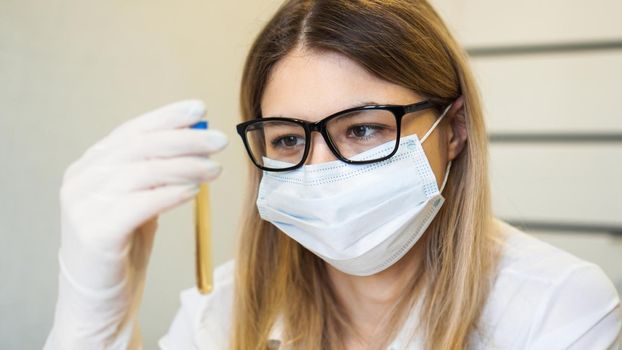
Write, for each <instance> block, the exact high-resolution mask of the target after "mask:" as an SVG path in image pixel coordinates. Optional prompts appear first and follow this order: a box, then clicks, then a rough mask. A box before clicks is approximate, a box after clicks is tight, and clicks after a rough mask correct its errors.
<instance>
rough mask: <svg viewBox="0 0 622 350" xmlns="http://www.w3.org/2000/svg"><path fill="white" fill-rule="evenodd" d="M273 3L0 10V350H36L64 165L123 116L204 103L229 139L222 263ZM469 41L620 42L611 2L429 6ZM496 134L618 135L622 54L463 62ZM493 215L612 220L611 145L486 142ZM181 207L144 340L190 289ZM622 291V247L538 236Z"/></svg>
mask: <svg viewBox="0 0 622 350" xmlns="http://www.w3.org/2000/svg"><path fill="white" fill-rule="evenodd" d="M279 3H280V1H267V0H263V1H257V0H244V1H235V2H224V1H219V2H214V1H175V2H173V1H144V0H143V1H129V2H128V1H106V2H95V1H73V0H62V1H61V0H57V1H46V2H31V1H10V0H3V1H0V82H1V83H0V160H1V161H2V171H0V195H1V199H0V242H2V245H1V246H0V278H1V281H2V284H1V285H0V348H2V349H36V348H40V347H41V346H42V345H43V342H44V339H45V337H46V335H47V332H48V331H49V329H50V327H51V322H52V317H53V311H54V302H55V299H56V276H57V272H58V268H57V261H56V253H57V249H58V244H59V235H60V233H59V220H58V212H59V207H58V189H59V186H60V183H61V178H62V173H63V171H64V169H65V168H66V166H67V165H69V164H70V163H71V162H72V161H74V160H75V159H77V158H78V157H79V156H80V155H81V154H82V152H84V150H86V148H88V147H89V146H90V145H92V144H93V143H94V142H96V141H97V140H98V139H100V138H102V137H103V136H105V135H106V134H107V133H108V132H109V131H110V130H112V129H113V128H114V127H115V126H117V125H119V124H120V123H121V122H123V121H125V120H127V119H129V118H131V117H134V116H136V115H138V114H140V113H142V112H144V111H147V110H150V109H152V108H155V107H157V106H160V105H163V104H166V103H169V102H172V101H175V100H179V99H184V98H201V99H203V100H205V101H206V103H207V106H208V111H209V112H208V114H209V116H208V117H209V120H210V125H211V127H213V128H218V129H221V130H223V131H225V132H226V133H227V134H228V135H229V136H230V140H231V144H230V146H229V147H228V148H227V150H225V151H224V152H223V153H221V154H219V155H218V156H216V157H215V158H216V159H217V160H219V161H220V162H221V163H222V164H223V167H224V171H223V173H222V176H221V178H220V179H219V180H217V181H216V182H215V183H214V184H213V186H212V201H213V211H214V218H215V221H214V232H215V234H216V237H215V238H214V241H215V249H214V256H215V261H216V262H217V263H221V262H224V261H226V260H227V259H230V258H231V257H232V254H233V246H234V235H235V232H236V228H237V219H238V215H239V211H240V207H241V202H242V189H243V186H242V185H243V183H244V178H245V174H246V162H247V160H246V158H245V154H244V153H243V149H242V146H241V142H240V141H239V139H238V136H237V135H236V134H235V131H234V125H235V124H236V123H237V122H238V83H239V80H240V75H241V71H240V69H241V66H242V62H243V59H244V56H245V54H246V52H247V49H248V47H249V44H250V42H251V40H252V39H253V38H254V36H255V35H256V33H257V32H258V30H259V28H260V26H262V25H263V24H264V23H265V21H266V19H267V18H269V16H270V14H271V13H272V12H273V11H274V10H275V8H276V7H277V6H278V4H279ZM435 4H436V5H438V7H439V10H440V11H441V13H442V14H443V15H444V16H445V17H446V19H447V21H448V22H449V24H450V26H451V27H452V28H453V29H454V30H455V34H456V35H457V36H458V37H459V39H460V40H461V41H462V42H463V43H464V44H465V45H466V46H468V47H476V46H489V45H507V44H529V43H555V42H568V41H577V40H581V41H596V40H603V39H617V40H622V24H620V21H619V20H618V18H617V14H619V13H622V3H621V2H619V1H617V0H597V1H592V2H590V5H589V7H587V5H585V4H586V3H585V2H584V1H568V0H555V1H553V0H551V1H546V2H542V1H537V0H528V1H521V2H508V1H495V0H468V1H467V0H453V1H452V0H437V1H435ZM473 64H474V67H475V69H476V72H477V75H478V78H479V80H480V83H481V87H482V90H483V96H484V99H485V105H486V110H487V112H488V114H487V116H488V125H489V127H490V131H491V132H502V131H528V132H532V131H596V132H598V131H609V132H618V133H620V132H622V115H621V112H620V108H619V102H618V101H620V99H621V98H622V92H621V91H622V90H621V89H620V85H619V84H620V81H622V50H617V51H616V50H612V51H600V52H587V53H574V54H549V55H533V56H517V57H512V56H504V57H495V58H477V59H474V60H473ZM491 158H492V170H491V175H492V178H493V187H494V191H495V192H494V193H495V196H494V200H495V210H496V211H497V213H498V214H499V215H500V216H503V217H512V218H518V219H555V220H558V221H560V220H561V221H563V220H573V219H574V220H579V221H586V222H598V223H608V224H616V225H618V226H620V225H622V201H621V200H620V198H622V188H621V185H620V179H621V178H622V165H621V164H622V162H621V161H620V160H621V159H622V146H621V144H620V143H619V142H618V143H608V144H595V145H594V144H579V145H568V144H546V145H542V144H531V145H529V144H528V145H525V144H521V145H514V144H493V145H492V149H491ZM192 234H193V230H192V207H191V206H190V205H189V204H187V205H184V206H182V207H179V208H177V209H174V210H173V211H171V212H169V213H167V214H165V215H164V216H163V217H162V218H161V220H160V230H159V233H158V238H157V241H156V246H155V248H154V252H153V256H152V260H151V266H150V270H149V274H148V281H147V290H146V292H145V298H144V301H143V308H142V311H141V323H142V328H143V334H144V337H145V348H146V349H153V348H156V342H157V339H158V338H159V337H160V336H161V335H162V334H164V332H166V329H167V327H168V325H169V324H170V321H171V320H172V317H173V315H174V313H175V311H176V309H177V307H178V305H179V301H178V293H179V291H180V290H181V289H183V288H187V287H190V286H192V285H193V283H194V265H193V238H192ZM538 236H539V237H541V238H543V239H545V240H548V241H550V242H552V243H553V244H556V245H558V246H560V247H563V248H565V249H568V250H570V251H572V252H573V253H575V254H577V255H579V256H581V257H583V258H585V259H588V260H591V261H595V262H597V263H598V264H600V265H601V266H602V267H603V268H604V269H605V271H606V272H607V273H608V274H609V276H610V277H611V278H612V279H613V280H614V282H615V283H617V284H618V286H622V240H621V239H620V238H617V239H615V238H613V237H611V236H607V235H594V234H590V233H582V234H572V235H569V234H560V233H555V234H552V233H538Z"/></svg>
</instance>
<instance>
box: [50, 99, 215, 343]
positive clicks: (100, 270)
mask: <svg viewBox="0 0 622 350" xmlns="http://www.w3.org/2000/svg"><path fill="white" fill-rule="evenodd" d="M204 113H205V107H204V105H203V103H202V102H200V101H194V100H189V101H182V102H178V103H174V104H171V105H168V106H165V107H162V108H160V109H157V110H154V111H152V112H149V113H146V114H143V115H141V116H139V117H137V118H134V119H131V120H129V121H127V122H126V123H124V124H122V125H121V126H119V127H118V128H116V129H115V130H113V131H112V132H111V133H110V134H109V135H108V136H107V137H105V138H104V139H102V140H101V141H99V142H97V143H96V144H95V145H94V146H92V147H91V148H89V149H88V150H87V151H86V152H85V153H84V154H83V155H82V157H80V158H79V159H78V160H77V161H75V162H74V163H72V164H71V165H70V166H69V167H68V168H67V170H66V171H65V174H64V178H63V184H62V186H61V189H60V204H61V231H62V237H61V248H60V250H59V265H60V274H59V295H58V301H57V305H56V314H55V320H54V326H53V329H52V331H51V333H50V335H49V337H48V340H47V343H46V347H45V348H46V349H63V350H64V349H89V350H91V349H128V348H132V349H134V348H138V347H139V346H140V338H139V333H138V328H137V325H136V324H135V323H136V322H135V321H136V320H135V316H136V312H137V310H138V306H139V304H140V299H141V298H142V290H143V285H144V278H145V270H146V265H147V262H148V258H149V254H150V252H151V246H152V243H153V237H154V233H155V231H156V228H157V218H158V215H159V214H161V213H163V212H164V211H167V210H169V209H171V208H173V207H176V206H178V205H180V204H182V203H184V202H186V201H188V200H191V199H193V198H194V196H195V195H196V193H197V192H198V189H199V185H200V183H201V182H206V181H211V180H213V179H215V178H216V177H217V176H218V175H219V173H220V165H219V164H217V163H216V162H214V161H212V160H209V159H208V158H207V157H208V155H210V154H213V153H214V152H217V151H219V150H221V149H222V148H224V147H225V145H226V144H227V137H226V136H225V134H223V133H222V132H219V131H217V130H213V129H211V130H195V129H189V128H188V127H189V126H191V125H193V124H195V123H196V122H198V121H200V120H201V117H202V115H203V114H204Z"/></svg>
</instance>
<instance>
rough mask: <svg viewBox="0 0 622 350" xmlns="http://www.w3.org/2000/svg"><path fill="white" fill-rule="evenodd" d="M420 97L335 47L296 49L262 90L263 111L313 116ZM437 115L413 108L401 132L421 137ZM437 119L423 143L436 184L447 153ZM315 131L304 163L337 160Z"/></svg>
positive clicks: (313, 118)
mask: <svg viewBox="0 0 622 350" xmlns="http://www.w3.org/2000/svg"><path fill="white" fill-rule="evenodd" d="M422 100H423V98H422V97H421V96H419V95H417V94H416V93H414V92H413V91H411V90H409V89H407V88H404V87H402V86H399V85H396V84H393V83H390V82H388V81H385V80H382V79H379V78H377V77H375V76H374V75H372V74H371V73H369V72H368V71H366V70H365V69H364V68H363V67H362V66H360V65H359V64H357V63H355V62H354V61H352V60H350V59H348V58H347V57H345V56H343V55H340V54H338V53H333V52H321V53H320V52H315V51H310V50H304V49H295V50H293V51H292V52H291V53H289V54H288V55H286V56H285V57H284V58H283V59H281V60H280V61H279V62H278V63H277V64H276V65H275V67H274V69H273V71H272V73H271V75H270V77H269V80H268V84H267V86H266V89H265V91H264V94H263V96H262V100H261V109H262V115H263V116H266V117H275V116H281V117H289V118H298V119H303V120H307V121H310V122H316V121H318V120H320V119H322V118H324V117H326V116H328V115H330V114H333V113H335V112H338V111H341V110H344V109H347V108H350V107H357V106H362V105H368V104H398V105H407V104H412V103H415V102H419V101H422ZM435 120H436V115H435V113H434V111H433V110H431V109H429V110H424V111H421V112H417V113H411V114H409V115H407V116H405V117H404V120H403V122H402V132H401V134H402V137H403V136H406V135H410V134H414V133H416V134H417V135H418V136H419V138H421V137H422V136H423V135H424V134H425V133H426V131H427V130H428V129H429V128H430V127H431V126H432V124H433V123H434V121H435ZM446 124H447V123H441V124H440V125H439V126H438V127H437V129H436V130H435V131H434V132H433V133H432V134H430V136H429V137H428V138H427V140H426V141H425V142H424V143H423V149H424V150H425V153H426V156H427V158H428V160H429V162H430V165H431V166H432V170H434V174H435V175H436V180H437V182H438V184H439V186H440V184H441V182H442V177H443V174H444V171H445V165H446V164H447V160H448V154H447V147H446V140H447V139H448V138H447V136H448V135H444V134H443V133H445V132H446V130H447V129H448V128H446V127H445V125H446ZM335 159H336V158H335V156H334V155H333V154H332V152H331V151H330V149H329V148H328V146H327V145H326V142H325V141H324V139H323V138H322V135H320V134H319V133H313V138H312V140H311V150H310V153H309V157H308V158H307V164H316V163H324V162H329V161H333V160H335Z"/></svg>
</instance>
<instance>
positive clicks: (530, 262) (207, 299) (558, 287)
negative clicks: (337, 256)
mask: <svg viewBox="0 0 622 350" xmlns="http://www.w3.org/2000/svg"><path fill="white" fill-rule="evenodd" d="M502 228H503V233H504V236H505V244H504V247H503V252H502V258H501V261H500V266H499V269H498V272H497V274H496V280H495V283H494V286H493V288H492V291H491V293H490V296H489V298H488V301H487V303H486V306H485V308H484V312H483V315H482V319H481V324H480V327H479V329H478V331H477V332H475V333H474V334H473V335H472V337H471V340H470V348H471V349H504V350H505V349H533V350H538V349H542V350H555V349H581V350H585V349H622V345H621V344H622V336H621V329H622V314H621V313H622V312H621V307H620V298H619V296H618V294H617V292H616V290H615V288H614V286H613V284H612V283H611V281H610V280H609V279H608V278H607V276H606V275H605V274H604V273H603V271H602V270H601V269H600V268H599V267H598V266H596V265H594V264H592V263H589V262H586V261H583V260H581V259H579V258H577V257H575V256H573V255H571V254H569V253H566V252H564V251H562V250H560V249H557V248H555V247H553V246H551V245H549V244H547V243H545V242H542V241H540V240H537V239H535V238H533V237H531V236H529V235H527V234H525V233H522V232H520V231H519V230H517V229H515V228H513V227H511V226H509V225H506V224H502ZM233 269H234V267H233V262H232V261H230V262H228V263H226V264H224V265H222V266H220V267H219V268H218V269H217V270H216V272H215V289H214V291H213V292H212V293H211V294H209V295H206V296H203V295H200V294H199V293H198V291H197V290H196V288H191V289H187V290H184V291H183V292H182V293H181V307H180V309H179V311H178V312H177V315H176V316H175V319H174V320H173V323H172V324H171V326H170V329H169V330H168V333H167V334H166V335H165V336H164V337H162V338H161V339H160V342H159V344H160V347H161V349H163V350H173V349H174V350H178V349H197V350H215V349H218V350H221V349H227V348H228V344H229V331H230V324H231V309H232V298H233ZM417 319H418V309H417V308H415V309H414V310H413V311H412V312H411V314H410V315H409V318H408V320H407V321H406V323H405V325H404V326H403V328H402V329H401V331H400V332H399V334H398V336H397V337H396V339H395V340H394V341H393V342H392V344H391V345H390V347H389V349H391V350H393V349H422V344H421V343H420V340H419V339H420V337H416V335H413V334H411V330H413V329H415V328H416V324H417ZM271 339H273V340H275V341H279V340H280V339H281V330H280V325H279V324H278V323H277V325H276V326H275V327H274V328H273V330H272V333H271Z"/></svg>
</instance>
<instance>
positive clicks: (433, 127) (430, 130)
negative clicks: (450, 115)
mask: <svg viewBox="0 0 622 350" xmlns="http://www.w3.org/2000/svg"><path fill="white" fill-rule="evenodd" d="M452 105H453V102H452V103H450V104H449V106H447V107H446V108H445V110H444V111H443V114H441V116H440V117H438V119H436V121H435V122H434V124H432V127H430V129H429V130H428V132H426V133H425V135H423V137H422V138H421V143H424V142H425V140H426V139H427V138H428V136H430V134H431V133H432V131H434V129H436V126H437V125H438V124H439V123H440V122H441V121H442V120H443V118H445V115H446V114H447V112H448V111H449V109H450V108H451V106H452Z"/></svg>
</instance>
